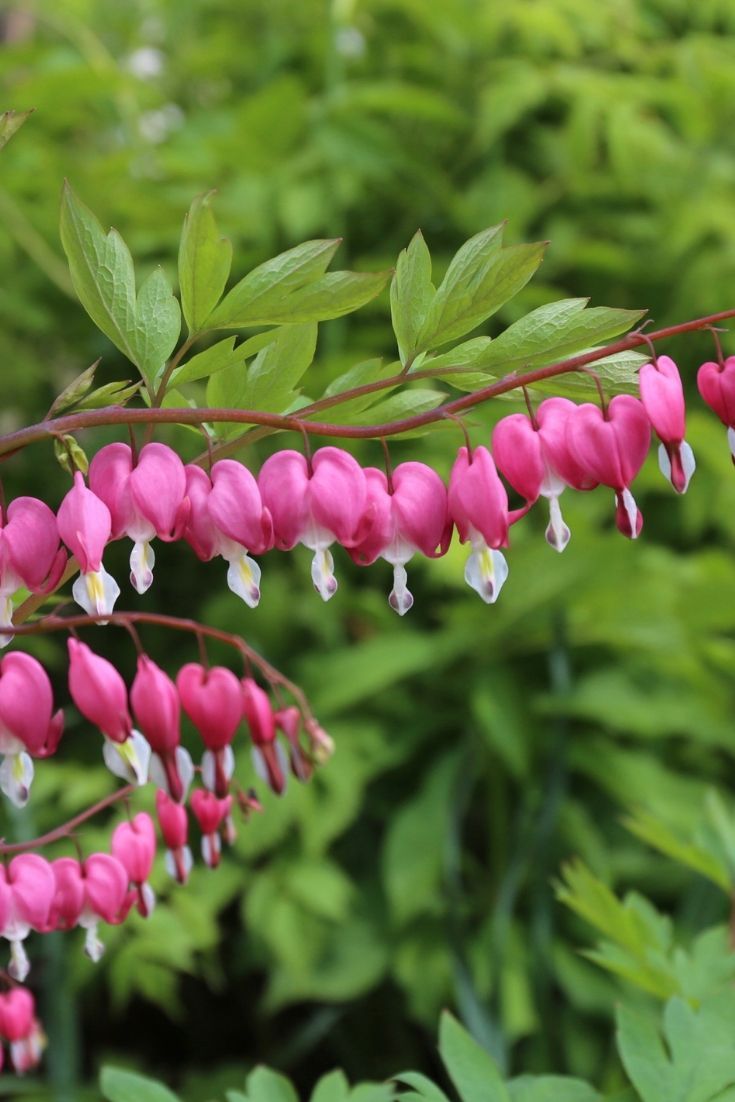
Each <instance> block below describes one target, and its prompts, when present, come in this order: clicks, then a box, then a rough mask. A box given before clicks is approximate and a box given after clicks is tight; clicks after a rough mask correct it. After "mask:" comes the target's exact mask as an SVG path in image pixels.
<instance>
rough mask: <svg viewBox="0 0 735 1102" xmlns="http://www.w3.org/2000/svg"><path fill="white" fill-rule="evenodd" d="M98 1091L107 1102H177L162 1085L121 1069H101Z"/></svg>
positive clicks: (175, 1097) (171, 1093) (171, 1092)
mask: <svg viewBox="0 0 735 1102" xmlns="http://www.w3.org/2000/svg"><path fill="white" fill-rule="evenodd" d="M100 1089H101V1091H102V1093H103V1095H104V1096H105V1098H106V1099H107V1102H179V1100H178V1096H177V1095H175V1094H174V1093H173V1091H170V1090H169V1089H168V1087H164V1085H163V1083H158V1082H156V1081H155V1080H154V1079H147V1078H145V1076H143V1075H136V1074H135V1073H134V1072H132V1071H124V1070H123V1069H122V1068H111V1067H106V1068H103V1069H102V1072H101V1074H100Z"/></svg>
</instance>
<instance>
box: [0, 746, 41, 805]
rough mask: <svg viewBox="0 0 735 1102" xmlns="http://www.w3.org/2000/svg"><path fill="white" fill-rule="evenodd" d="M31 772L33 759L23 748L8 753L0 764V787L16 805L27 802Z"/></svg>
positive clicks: (31, 779)
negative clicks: (16, 752) (18, 751)
mask: <svg viewBox="0 0 735 1102" xmlns="http://www.w3.org/2000/svg"><path fill="white" fill-rule="evenodd" d="M33 772H34V770H33V759H32V758H31V756H30V754H27V753H26V752H25V750H23V751H21V752H20V753H18V754H8V755H7V756H6V757H5V758H4V759H3V763H2V765H0V789H2V791H3V792H4V793H5V795H6V796H7V797H8V799H9V800H10V802H11V803H13V804H15V806H16V807H25V805H26V804H27V803H28V796H29V794H30V790H31V782H32V781H33Z"/></svg>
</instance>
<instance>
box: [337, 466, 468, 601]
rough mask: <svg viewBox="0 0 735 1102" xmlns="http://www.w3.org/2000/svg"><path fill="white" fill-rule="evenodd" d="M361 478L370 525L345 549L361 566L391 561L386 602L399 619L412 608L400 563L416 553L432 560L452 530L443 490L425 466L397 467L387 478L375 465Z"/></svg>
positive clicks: (439, 551) (402, 563)
mask: <svg viewBox="0 0 735 1102" xmlns="http://www.w3.org/2000/svg"><path fill="white" fill-rule="evenodd" d="M364 474H365V482H366V484H367V508H368V510H369V511H370V512H371V513H372V526H371V528H370V531H369V532H368V534H367V535H366V536H365V538H364V539H363V540H362V541H361V542H360V543H358V544H357V545H356V546H355V547H352V548H350V555H351V557H352V558H353V559H354V561H355V562H356V563H359V564H360V565H361V566H369V565H370V564H371V563H374V562H375V560H376V559H377V558H382V559H385V561H386V562H388V563H391V565H392V566H393V589H392V590H391V593H390V596H389V598H388V603H389V604H390V606H391V608H392V609H394V610H395V611H396V612H397V613H398V615H399V616H404V615H405V614H406V613H407V612H408V610H409V609H410V608H411V607H412V605H413V595H412V594H411V592H410V590H409V589H408V586H407V581H408V577H407V574H406V563H407V562H408V561H409V560H410V559H411V558H412V557H413V555H414V554H415V553H416V552H417V551H420V552H421V553H422V554H424V555H426V556H427V557H429V558H437V557H438V556H439V555H443V554H445V552H446V550H447V547H448V546H449V541H450V539H451V536H452V526H451V523H450V522H449V515H448V510H447V489H446V486H445V485H444V483H443V482H442V480H441V478H440V477H439V475H438V474H437V473H436V471H433V470H432V469H431V467H427V466H426V464H425V463H413V462H409V463H401V464H400V465H399V466H398V467H396V469H395V471H393V473H392V475H391V477H390V479H389V478H388V477H387V476H386V475H385V474H384V472H383V471H381V470H378V469H377V468H375V467H367V468H366V470H365V472H364Z"/></svg>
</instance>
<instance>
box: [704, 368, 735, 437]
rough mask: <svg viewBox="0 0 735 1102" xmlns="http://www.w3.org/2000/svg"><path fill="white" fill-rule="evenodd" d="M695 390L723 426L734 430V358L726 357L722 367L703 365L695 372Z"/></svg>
mask: <svg viewBox="0 0 735 1102" xmlns="http://www.w3.org/2000/svg"><path fill="white" fill-rule="evenodd" d="M697 388H698V390H699V393H700V394H701V396H702V400H703V401H704V402H706V403H707V405H708V406H709V407H710V409H711V410H713V411H714V412H715V413H716V414H717V416H718V417H719V418H720V420H721V421H722V423H723V425H726V426H727V427H728V428H735V356H728V357H727V359H726V360H725V361H724V363H723V364H722V365H720V364H718V363H713V362H712V361H708V362H707V363H703V364H702V366H701V367H700V369H699V371H698V372H697Z"/></svg>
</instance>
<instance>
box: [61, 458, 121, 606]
mask: <svg viewBox="0 0 735 1102" xmlns="http://www.w3.org/2000/svg"><path fill="white" fill-rule="evenodd" d="M57 522H58V526H59V535H60V536H61V538H62V540H63V541H64V543H65V544H66V546H67V547H68V548H69V550H70V551H71V553H72V555H74V556H75V558H76V560H77V562H78V563H79V568H80V570H81V575H80V577H78V578H77V580H76V581H75V582H74V585H73V586H72V594H73V596H74V600H75V601H76V602H77V604H79V605H81V606H82V608H83V609H84V611H85V612H86V613H87V614H88V615H90V616H107V615H109V614H110V613H111V612H112V610H113V608H114V607H115V601H116V600H117V598H118V597H119V596H120V587H119V585H118V584H117V582H116V581H115V579H114V578H113V577H112V576H111V575H110V574H108V573H107V571H106V570H105V568H104V566H103V565H102V554H103V552H104V549H105V546H106V544H107V541H108V540H109V538H110V533H111V531H112V518H111V516H110V510H109V509H108V508H107V506H106V505H105V503H104V501H100V499H99V498H98V497H97V495H96V494H93V493H92V491H91V490H88V489H87V487H86V486H85V484H84V476H83V475H82V474H81V472H80V471H77V472H76V474H75V475H74V485H73V487H72V488H71V490H69V493H68V494H67V495H66V497H65V498H64V500H63V501H62V503H61V505H60V507H59V512H58V515H57Z"/></svg>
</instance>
